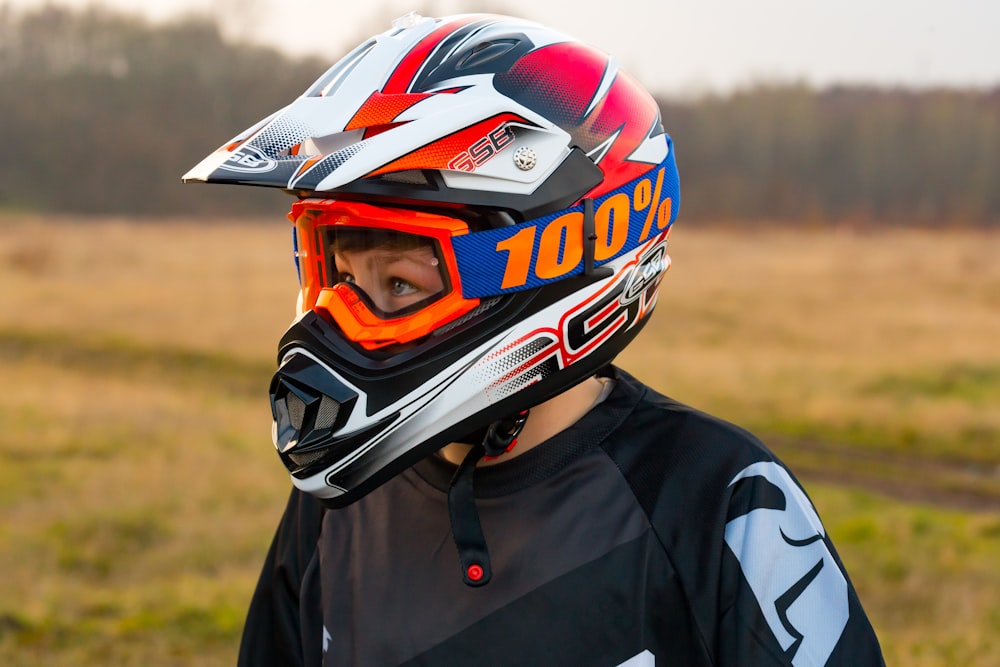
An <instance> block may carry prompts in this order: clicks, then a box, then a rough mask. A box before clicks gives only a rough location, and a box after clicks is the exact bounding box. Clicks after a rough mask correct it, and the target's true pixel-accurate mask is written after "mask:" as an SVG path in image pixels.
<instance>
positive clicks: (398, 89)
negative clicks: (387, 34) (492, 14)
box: [382, 16, 482, 93]
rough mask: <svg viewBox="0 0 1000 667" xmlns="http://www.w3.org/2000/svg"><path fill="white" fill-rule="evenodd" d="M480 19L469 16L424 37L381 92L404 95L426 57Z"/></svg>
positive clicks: (408, 54)
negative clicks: (442, 43) (460, 30)
mask: <svg viewBox="0 0 1000 667" xmlns="http://www.w3.org/2000/svg"><path fill="white" fill-rule="evenodd" d="M481 18H482V17H481V16H469V17H466V18H465V19H464V20H461V21H455V22H452V23H447V24H445V25H443V26H441V27H440V28H438V29H437V30H435V31H434V32H432V33H431V34H429V35H427V36H426V37H424V38H423V39H422V40H420V43H418V44H417V45H416V46H414V47H413V48H412V49H410V52H409V53H407V54H406V56H404V57H403V59H402V60H401V61H400V63H399V64H398V65H397V66H396V69H395V70H393V72H392V74H390V75H389V80H388V81H386V82H385V85H384V86H382V92H384V93H405V92H406V90H407V88H409V86H410V83H412V82H413V79H414V77H416V75H417V72H418V71H419V70H420V66H421V65H423V64H424V62H425V61H426V60H427V56H428V55H429V54H430V53H431V52H432V51H434V48H435V47H436V46H437V45H438V44H440V43H441V42H442V41H443V40H444V39H445V38H446V37H448V35H450V34H451V33H453V32H455V31H456V30H458V29H459V28H461V27H463V26H465V25H468V24H469V23H472V22H473V21H477V20H480V19H481Z"/></svg>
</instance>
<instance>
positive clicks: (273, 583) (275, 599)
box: [238, 489, 323, 667]
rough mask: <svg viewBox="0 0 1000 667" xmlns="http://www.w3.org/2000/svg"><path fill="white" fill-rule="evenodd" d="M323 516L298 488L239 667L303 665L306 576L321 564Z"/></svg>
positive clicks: (256, 601)
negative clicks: (318, 549) (319, 547)
mask: <svg viewBox="0 0 1000 667" xmlns="http://www.w3.org/2000/svg"><path fill="white" fill-rule="evenodd" d="M322 520H323V508H322V506H321V505H320V504H319V502H318V501H317V500H316V499H315V498H313V497H312V496H309V495H308V494H305V493H302V492H301V491H299V490H297V489H294V490H293V491H292V493H291V495H290V497H289V499H288V504H287V505H286V507H285V511H284V514H283V515H282V517H281V521H280V522H279V524H278V528H277V531H276V532H275V535H274V538H273V540H272V541H271V547H270V549H269V550H268V553H267V558H266V560H265V561H264V567H263V570H262V571H261V574H260V578H259V579H258V581H257V587H256V589H255V591H254V594H253V598H252V600H251V602H250V609H249V611H248V612H247V618H246V623H245V625H244V628H243V638H242V640H241V642H240V654H239V662H238V665H239V667H256V666H258V665H260V666H261V667H263V666H265V665H267V666H273V665H289V666H294V665H302V664H303V661H304V656H303V646H302V614H301V609H302V608H303V606H308V605H310V604H313V601H311V600H304V599H302V597H301V591H302V588H303V587H302V582H303V580H304V579H305V578H306V576H307V571H308V570H309V569H310V567H315V563H314V561H315V555H316V544H317V541H318V539H319V534H320V526H321V523H322Z"/></svg>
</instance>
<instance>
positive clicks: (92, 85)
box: [0, 4, 1000, 226]
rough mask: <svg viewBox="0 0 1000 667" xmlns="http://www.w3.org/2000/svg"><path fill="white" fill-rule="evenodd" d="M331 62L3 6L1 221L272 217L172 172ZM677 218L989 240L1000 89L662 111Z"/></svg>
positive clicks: (210, 30) (269, 196) (193, 24)
mask: <svg viewBox="0 0 1000 667" xmlns="http://www.w3.org/2000/svg"><path fill="white" fill-rule="evenodd" d="M329 64H330V63H327V62H325V61H319V60H315V59H301V58H299V59H295V58H290V57H287V56H285V55H282V54H281V53H279V52H277V51H275V50H272V49H268V48H264V47H260V46H254V45H249V44H243V43H231V42H228V41H227V40H225V39H224V38H223V37H222V35H221V34H220V32H219V30H218V27H217V26H216V24H215V22H214V21H213V20H212V19H210V18H207V17H204V18H197V17H191V18H187V19H184V20H182V21H178V22H175V23H172V24H167V25H151V24H149V23H147V22H145V21H143V20H141V19H139V18H137V17H135V16H131V15H126V14H121V13H116V12H112V11H110V10H102V9H95V8H90V9H87V10H82V11H74V10H69V9H65V8H60V7H56V6H47V7H45V8H43V9H40V10H36V11H33V12H29V13H22V12H15V11H13V10H11V9H10V8H9V6H7V5H5V4H0V146H2V150H0V210H27V211H40V212H62V213H84V214H121V215H137V214H138V215H144V216H160V215H163V216H167V215H171V216H172V215H188V214H205V215H261V214H268V215H269V214H278V213H280V212H281V211H282V210H283V209H284V208H285V207H286V206H287V200H285V198H283V197H279V196H276V194H275V193H274V192H273V191H253V190H251V189H248V188H231V187H201V186H183V185H181V184H180V182H179V178H180V175H181V174H182V173H184V172H185V171H186V170H187V169H188V168H190V167H191V166H193V165H194V164H195V163H196V162H198V161H199V160H200V159H201V158H202V157H204V156H205V155H206V154H207V153H208V152H209V151H210V150H212V149H213V148H215V147H216V146H218V145H220V144H221V143H223V141H225V140H226V139H228V138H230V137H231V136H232V135H233V134H235V133H236V132H237V131H239V130H242V129H244V128H245V127H248V126H249V125H250V124H251V123H253V122H255V121H257V120H259V119H260V118H262V117H264V116H265V115H267V114H269V113H271V112H272V111H274V110H276V109H278V108H279V107H281V106H283V105H285V104H287V103H288V102H290V101H291V100H292V99H293V98H294V97H295V96H296V95H298V94H299V93H301V92H302V91H303V90H304V89H305V88H306V86H308V84H309V83H311V82H312V80H313V79H314V78H315V77H317V76H318V75H319V74H320V73H321V72H322V71H323V70H324V69H325V68H326V67H327V66H328V65H329ZM660 105H661V107H662V110H663V117H664V124H665V126H666V127H667V130H668V131H669V132H670V133H671V135H672V136H673V137H674V140H675V144H676V147H677V155H678V161H679V165H680V171H681V179H682V183H683V192H684V196H683V205H682V213H681V215H682V217H683V218H685V219H689V220H695V219H701V220H730V221H732V220H748V219H752V220H769V221H775V222H787V223H803V222H805V223H810V224H817V223H829V222H841V221H851V222H861V223H864V222H872V223H883V222H888V223H900V224H921V225H927V224H965V225H969V224H974V225H994V226H1000V187H998V186H997V184H998V183H1000V88H995V89H993V90H991V91H959V90H937V91H921V92H915V91H907V90H886V89H875V88H854V87H852V88H835V89H827V90H822V91H816V90H812V89H809V88H806V87H801V86H791V85H788V86H773V87H756V88H753V89H749V90H746V91H742V92H739V93H735V94H732V95H728V96H718V97H702V98H699V99H696V100H691V101H677V100H671V99H667V98H661V99H660Z"/></svg>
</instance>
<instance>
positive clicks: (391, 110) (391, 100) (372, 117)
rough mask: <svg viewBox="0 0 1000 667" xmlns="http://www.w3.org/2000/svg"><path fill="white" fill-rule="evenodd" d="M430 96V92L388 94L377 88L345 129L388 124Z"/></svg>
mask: <svg viewBox="0 0 1000 667" xmlns="http://www.w3.org/2000/svg"><path fill="white" fill-rule="evenodd" d="M430 96H431V94H430V93H401V94H395V95H386V94H384V93H380V92H379V91H377V90H376V91H375V92H373V93H372V94H371V95H370V96H369V97H368V99H367V100H365V103H364V104H362V105H361V108H360V109H358V111H357V112H356V113H355V114H354V117H353V118H351V120H350V122H349V123H347V126H346V127H345V128H344V130H345V131H349V130H356V129H358V128H361V127H372V126H373V125H388V124H389V123H391V122H393V121H394V120H396V117H397V116H398V115H399V114H401V113H403V112H404V111H406V110H407V109H409V108H410V107H412V106H413V105H414V104H416V103H417V102H421V101H423V100H425V99H427V98H428V97H430Z"/></svg>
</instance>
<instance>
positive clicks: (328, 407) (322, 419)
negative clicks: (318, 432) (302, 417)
mask: <svg viewBox="0 0 1000 667" xmlns="http://www.w3.org/2000/svg"><path fill="white" fill-rule="evenodd" d="M338 412H340V403H338V402H337V401H335V400H333V399H332V398H330V397H329V396H326V395H325V394H324V396H323V398H322V399H320V402H319V409H318V410H317V411H316V428H333V424H334V423H335V422H336V421H337V413H338Z"/></svg>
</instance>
